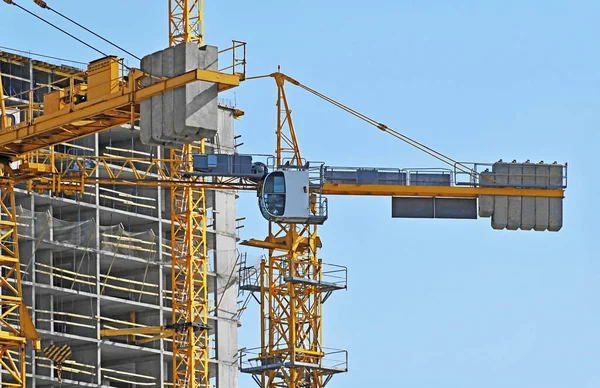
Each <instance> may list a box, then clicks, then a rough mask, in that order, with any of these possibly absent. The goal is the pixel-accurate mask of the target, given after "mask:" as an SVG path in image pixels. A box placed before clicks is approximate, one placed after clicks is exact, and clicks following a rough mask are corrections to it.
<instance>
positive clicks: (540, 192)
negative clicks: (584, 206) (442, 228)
mask: <svg viewBox="0 0 600 388" xmlns="http://www.w3.org/2000/svg"><path fill="white" fill-rule="evenodd" d="M322 193H323V194H325V195H380V196H395V197H451V198H477V197H479V196H480V195H505V196H509V197H515V196H516V197H550V198H564V196H565V191H564V190H563V189H525V188H517V187H460V186H406V185H404V186H402V185H398V186H395V185H360V184H333V183H326V184H324V185H323V189H322Z"/></svg>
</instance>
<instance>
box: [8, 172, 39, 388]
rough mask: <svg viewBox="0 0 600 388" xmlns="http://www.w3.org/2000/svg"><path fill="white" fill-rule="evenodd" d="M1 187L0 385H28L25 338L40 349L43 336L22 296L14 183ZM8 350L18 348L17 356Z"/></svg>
mask: <svg viewBox="0 0 600 388" xmlns="http://www.w3.org/2000/svg"><path fill="white" fill-rule="evenodd" d="M1 189H2V192H1V193H0V215H1V219H2V221H0V250H1V251H2V256H0V265H2V266H4V267H5V269H4V270H3V271H2V272H1V273H0V285H2V294H1V295H0V306H1V307H2V309H1V311H0V366H1V367H2V370H3V371H4V372H6V376H4V377H3V378H2V383H1V385H3V386H4V385H10V386H17V387H25V372H26V365H25V346H26V341H27V340H29V341H32V342H33V345H34V349H35V350H39V347H40V340H39V336H38V334H37V331H36V330H35V327H34V326H33V322H32V321H31V317H30V316H29V313H28V311H27V306H26V305H25V303H24V300H23V289H22V286H21V264H20V261H19V244H18V234H17V215H16V206H15V193H14V187H13V186H12V184H6V185H4V186H3V187H2V188H1ZM11 314H17V315H18V317H19V324H18V325H16V324H14V323H12V321H11V320H9V319H8V316H9V315H11ZM9 350H17V351H18V357H15V356H13V354H12V353H11V352H10V351H9Z"/></svg>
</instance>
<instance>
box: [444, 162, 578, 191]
mask: <svg viewBox="0 0 600 388" xmlns="http://www.w3.org/2000/svg"><path fill="white" fill-rule="evenodd" d="M465 167H466V168H465ZM453 175H454V180H455V182H456V185H457V186H472V187H477V186H500V187H502V186H504V187H506V186H510V187H518V188H524V189H534V188H538V189H539V188H542V189H561V188H562V189H565V188H566V187H567V181H568V164H567V163H565V164H558V163H557V162H552V163H551V164H548V163H544V162H543V161H540V162H539V163H531V162H530V161H529V160H526V161H525V162H522V163H520V162H517V161H516V160H513V161H511V162H510V163H509V162H504V161H502V160H499V161H498V162H496V163H480V162H458V163H455V165H454V171H453Z"/></svg>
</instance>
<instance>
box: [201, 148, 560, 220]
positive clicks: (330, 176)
mask: <svg viewBox="0 0 600 388" xmlns="http://www.w3.org/2000/svg"><path fill="white" fill-rule="evenodd" d="M193 164H194V174H197V175H200V176H213V177H214V176H228V177H238V178H242V177H243V178H247V179H250V180H254V181H256V182H258V197H259V200H258V202H259V208H260V211H261V213H262V215H263V216H264V217H265V218H266V219H267V220H269V221H272V222H286V223H308V224H323V223H324V222H325V221H326V220H327V210H328V203H327V199H326V198H325V197H324V195H369V196H390V197H393V198H392V217H394V218H453V219H476V218H477V217H478V216H479V217H491V218H492V227H493V228H494V229H505V228H506V229H511V230H514V229H519V228H520V229H523V230H531V229H535V230H537V231H543V230H550V231H558V230H560V228H561V227H562V199H563V197H564V189H565V188H566V172H567V166H566V165H559V164H551V165H548V164H543V163H541V164H535V165H534V164H531V163H516V162H515V163H501V162H497V163H494V164H491V165H488V164H482V163H479V164H477V165H476V166H473V168H471V169H470V171H475V177H476V179H474V176H473V175H472V174H471V173H469V174H468V179H466V180H465V181H462V180H461V178H462V177H463V175H461V172H460V171H458V170H457V171H453V170H451V169H401V168H365V167H331V166H325V165H323V164H313V165H311V164H310V163H306V164H304V165H301V166H294V165H290V164H289V163H286V164H284V165H282V166H274V165H271V166H267V165H266V164H264V163H261V162H253V159H252V156H251V155H194V159H193ZM484 166H489V167H486V168H485V171H482V172H481V173H480V174H479V175H477V173H478V172H477V170H478V169H481V168H482V167H484Z"/></svg>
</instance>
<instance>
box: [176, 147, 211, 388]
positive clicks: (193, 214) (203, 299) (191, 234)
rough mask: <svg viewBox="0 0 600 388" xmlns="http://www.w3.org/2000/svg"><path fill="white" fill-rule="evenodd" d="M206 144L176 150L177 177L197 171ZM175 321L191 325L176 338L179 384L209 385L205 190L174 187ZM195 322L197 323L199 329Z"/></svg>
mask: <svg viewBox="0 0 600 388" xmlns="http://www.w3.org/2000/svg"><path fill="white" fill-rule="evenodd" d="M193 153H204V146H203V144H201V145H187V146H184V147H183V148H182V149H175V150H171V159H172V162H171V166H170V169H171V179H172V180H178V181H183V180H186V179H187V178H186V177H185V175H186V173H187V172H191V171H192V154H193ZM171 242H172V250H171V252H172V267H171V282H172V283H171V284H172V287H173V294H172V295H173V305H172V311H173V313H172V314H173V317H172V322H173V324H181V325H188V326H187V327H186V328H185V330H182V331H176V332H175V335H174V337H173V384H174V386H175V387H186V388H188V387H189V388H209V387H210V381H209V376H208V360H209V348H208V284H207V282H206V278H207V271H208V270H207V242H206V198H205V196H204V189H203V188H197V187H191V186H178V185H175V186H172V187H171ZM193 325H197V327H199V329H196V328H195V327H194V326H193Z"/></svg>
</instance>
